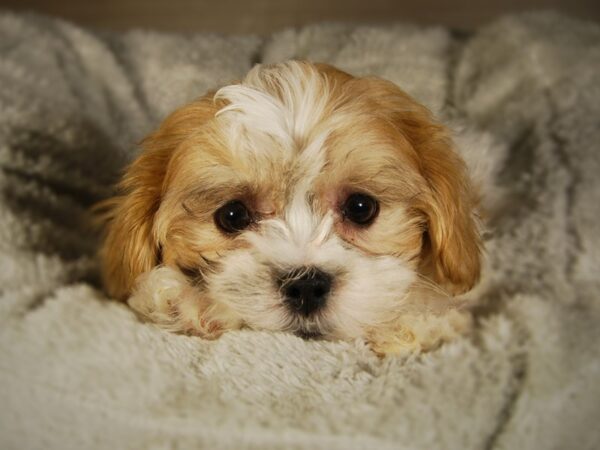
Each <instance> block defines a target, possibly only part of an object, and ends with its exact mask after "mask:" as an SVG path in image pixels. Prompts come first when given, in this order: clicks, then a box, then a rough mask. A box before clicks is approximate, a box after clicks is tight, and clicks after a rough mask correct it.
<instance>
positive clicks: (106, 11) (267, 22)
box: [0, 0, 600, 34]
mask: <svg viewBox="0 0 600 450" xmlns="http://www.w3.org/2000/svg"><path fill="white" fill-rule="evenodd" d="M0 7H4V8H9V9H13V10H16V11H24V10H29V11H36V12H41V13H45V14H51V15H55V16H59V17H63V18H66V19H69V20H71V21H74V22H76V23H79V24H82V25H87V26H93V27H100V28H105V29H112V30H123V29H126V28H131V27H136V28H151V29H156V30H164V31H213V32H219V33H259V34H266V33H269V32H272V31H274V30H278V29H281V28H283V27H288V26H301V25H305V24H307V23H312V22H316V21H350V22H360V23H388V22H392V21H402V22H415V23H420V24H442V25H447V26H450V27H453V28H457V29H473V28H475V27H477V26H479V25H481V24H484V23H486V22H489V21H490V20H491V19H493V18H494V17H497V16H498V15H501V14H507V13H512V12H519V11H526V10H534V9H553V10H556V11H560V12H564V13H567V14H570V15H572V16H576V17H581V18H585V19H591V20H600V1H598V0H492V1H485V2H482V1H477V0H454V1H443V0H408V1H397V0H396V1H394V0H253V1H245V0H218V1H214V0H213V1H210V0H102V1H85V0H0Z"/></svg>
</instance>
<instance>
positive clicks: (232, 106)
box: [215, 61, 330, 158]
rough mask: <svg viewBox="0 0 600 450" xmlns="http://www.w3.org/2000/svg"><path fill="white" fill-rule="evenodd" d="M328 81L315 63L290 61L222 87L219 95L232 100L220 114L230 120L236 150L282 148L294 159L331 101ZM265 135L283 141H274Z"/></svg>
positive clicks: (261, 68)
mask: <svg viewBox="0 0 600 450" xmlns="http://www.w3.org/2000/svg"><path fill="white" fill-rule="evenodd" d="M329 93H330V87H329V84H328V82H327V80H326V79H325V78H324V77H323V76H322V75H321V74H319V73H318V72H317V71H316V70H315V69H314V68H313V67H312V66H308V65H305V64H302V63H299V62H296V61H290V62H288V63H285V64H280V65H277V66H276V67H269V66H266V67H265V66H261V65H257V66H255V67H254V68H253V69H252V70H251V71H250V72H249V73H248V75H247V76H246V78H245V79H244V80H243V81H242V82H241V84H235V85H230V86H225V87H223V88H221V89H220V90H219V91H218V92H217V93H216V95H215V98H216V99H224V100H227V101H228V102H229V104H228V105H227V106H225V107H224V108H222V109H221V110H220V111H219V112H218V113H217V117H220V118H222V119H223V120H224V121H226V128H227V129H228V133H227V137H228V138H229V139H230V144H231V146H232V148H233V149H234V150H237V151H241V152H250V153H253V154H257V153H258V154H260V153H261V152H273V151H275V152H277V156H278V157H281V156H282V154H281V153H282V152H283V154H284V156H287V157H288V158H290V157H291V156H292V155H293V154H294V153H295V151H296V150H297V149H298V146H302V145H303V144H305V143H306V142H307V141H308V140H311V138H312V137H313V136H312V135H311V134H312V132H313V130H315V129H316V126H317V124H319V122H320V121H321V118H322V117H323V115H324V113H325V111H326V108H327V106H328V103H329ZM265 138H268V139H269V140H271V141H274V142H275V143H276V144H278V145H275V146H274V145H273V142H271V145H268V143H266V142H265Z"/></svg>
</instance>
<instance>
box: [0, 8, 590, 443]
mask: <svg viewBox="0 0 600 450" xmlns="http://www.w3.org/2000/svg"><path fill="white" fill-rule="evenodd" d="M289 58H308V59H311V60H317V61H325V62H329V63H333V64H335V65H337V66H339V67H340V68H342V69H345V70H348V71H350V72H352V73H355V74H376V75H380V76H383V77H386V78H389V79H391V80H392V81H394V82H396V83H398V84H399V85H400V86H401V87H403V88H404V89H405V90H406V91H408V92H409V93H410V94H412V95H413V96H415V97H417V98H418V99H419V100H421V101H422V102H424V103H425V104H426V105H428V106H429V107H430V108H431V109H432V110H433V111H435V112H439V113H444V114H445V115H450V116H452V117H454V118H458V119H460V120H461V121H462V122H463V123H466V124H467V125H468V126H469V127H473V128H474V129H478V130H482V131H483V132H485V133H487V134H488V135H489V136H492V137H493V139H495V140H496V141H497V142H499V143H501V145H498V146H496V147H495V148H497V149H498V150H497V151H498V152H500V151H504V152H505V154H503V155H497V156H498V157H497V158H495V159H494V160H495V161H499V163H498V164H499V166H498V167H496V168H495V172H494V173H496V177H497V179H496V180H495V182H496V184H497V189H498V190H501V191H502V192H503V195H502V198H503V200H502V202H501V205H500V207H499V208H498V210H497V211H496V213H495V215H494V218H493V220H492V222H491V223H490V232H489V234H490V235H489V237H488V242H487V258H488V263H487V267H486V273H485V276H484V280H483V283H482V286H481V287H480V288H479V289H478V290H477V291H476V293H475V294H476V295H475V296H476V297H477V298H476V300H477V302H478V303H477V304H478V306H477V308H476V319H477V326H476V330H475V332H474V333H473V334H472V335H471V336H468V337H466V338H465V339H461V340H459V341H456V342H454V343H451V344H448V345H445V346H443V347H442V348H440V349H439V350H437V351H434V352H432V353H429V354H425V355H413V356H409V357H406V356H402V357H400V356H388V357H385V358H379V357H377V356H376V355H374V354H373V353H372V352H371V351H370V350H369V348H368V347H367V346H366V345H365V344H364V343H363V342H361V341H356V342H320V341H308V342H307V341H303V340H301V339H299V338H297V337H295V336H292V335H288V334H283V333H279V334H278V333H265V332H253V331H248V330H245V331H244V330H242V331H238V332H231V333H228V334H226V335H224V336H223V337H222V338H220V339H218V340H216V341H207V340H203V339H200V338H197V337H186V336H180V335H174V334H170V333H168V332H165V331H162V330H159V329H157V328H155V327H154V326H152V325H149V324H143V323H140V322H139V321H138V320H137V319H136V317H135V316H134V314H133V313H132V312H131V311H130V310H129V309H128V308H127V307H126V306H124V305H123V304H120V303H117V302H113V301H110V300H109V299H107V298H106V297H105V295H104V294H103V293H102V291H101V289H100V288H99V283H98V275H97V262H96V260H95V257H94V254H95V249H96V247H97V242H98V237H97V232H96V231H95V230H94V229H93V228H92V227H90V226H89V221H88V215H87V211H88V208H89V206H90V205H91V204H93V203H94V202H95V201H97V200H98V199H101V198H104V197H106V196H107V195H109V193H110V185H111V183H112V182H113V181H114V180H115V179H116V178H117V176H118V174H119V171H120V170H121V169H122V167H123V166H124V164H126V163H127V162H128V161H129V160H131V158H132V157H133V156H134V155H135V154H136V151H137V150H136V146H135V144H136V142H138V141H139V140H140V139H141V138H142V137H143V136H144V134H145V133H147V132H148V131H149V130H151V129H152V127H154V126H156V125H157V123H158V122H159V121H160V120H161V118H163V117H164V116H165V115H166V114H167V113H168V112H169V111H171V110H172V109H173V108H175V107H177V106H178V105H181V104H182V103H184V102H186V101H189V100H191V99H193V98H195V97H197V96H199V95H201V94H202V93H203V92H204V91H205V90H206V89H207V88H209V87H212V86H214V85H216V84H219V83H224V82H227V81H230V80H233V79H235V78H238V77H240V76H242V75H243V74H244V73H245V72H246V71H247V70H248V69H249V68H250V67H251V66H252V65H253V64H255V63H256V62H273V61H280V60H284V59H289ZM599 142H600V27H599V26H598V25H597V24H593V23H586V22H582V21H576V20H572V19H568V18H565V17H561V16H558V15H555V14H549V13H543V14H528V15H521V16H515V17H507V18H504V19H501V20H498V21H496V22H494V23H492V24H490V25H489V26H486V27H483V28H481V29H480V30H478V31H476V32H474V33H472V34H468V35H467V34H461V33H453V32H450V31H449V30H446V29H443V28H421V27H416V26H410V25H402V24H399V25H394V26H386V27H366V26H345V25H315V26H310V27H306V28H303V29H299V30H288V31H283V32H281V33H277V34H275V35H273V36H271V37H268V38H258V37H253V36H236V37H223V36H215V35H207V34H191V35H175V34H159V33H152V32H143V31H133V32H129V33H125V34H110V33H101V32H91V31H88V30H84V29H81V28H78V27H76V26H73V25H71V24H68V23H65V22H62V21H58V20H53V19H47V18H42V17H37V16H23V15H14V14H11V13H3V14H0V167H1V170H0V248H1V254H0V258H1V259H0V263H1V265H0V269H1V270H0V280H1V282H0V295H1V299H0V405H1V406H0V448H2V449H20V450H25V449H69V448H73V449H104V448H112V449H116V448H131V449H133V448H144V449H153V448H157V449H158V448H160V449H167V448H169V449H176V448H177V449H191V448H209V449H217V448H227V449H233V448H235V449H238V448H256V449H268V448H286V449H287V448H298V449H317V448H323V449H349V448H368V449H387V448H389V449H404V448H406V449H435V448H440V449H441V448H444V449H479V448H485V449H488V448H489V449H492V448H504V449H517V448H518V449H535V448H537V449H552V448H556V449H566V448H571V449H591V448H598V446H600V427H598V420H599V419H600V383H599V375H600V360H599V356H600V340H599V337H600V327H599V326H598V323H599V320H600V301H599V300H600V299H599V293H600V281H599V277H598V270H599V267H600V233H599V231H600V222H599V220H598V219H599V218H600V215H599V211H600V149H599V148H598V146H599ZM501 149H504V150H501Z"/></svg>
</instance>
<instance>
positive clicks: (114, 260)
mask: <svg viewBox="0 0 600 450" xmlns="http://www.w3.org/2000/svg"><path fill="white" fill-rule="evenodd" d="M213 98H214V93H212V92H211V93H209V94H207V95H205V96H204V97H202V98H201V99H199V100H197V101H195V102H193V103H191V104H189V105H186V106H184V107H182V108H180V109H178V110H177V111H175V112H174V113H172V114H171V115H170V116H169V117H168V118H167V119H166V120H165V121H164V122H163V123H162V125H161V126H160V127H159V128H158V130H156V131H155V132H154V133H152V134H150V135H149V136H148V137H147V138H145V139H144V140H143V141H142V143H141V147H142V151H141V153H140V155H139V156H138V158H137V159H136V160H135V161H133V163H131V165H130V166H129V167H128V168H127V169H126V170H125V174H124V176H123V178H122V180H121V182H120V183H119V185H118V194H117V195H116V196H115V197H112V198H109V199H107V200H105V201H103V202H101V203H100V204H98V205H96V207H95V210H96V212H97V213H98V216H99V220H100V221H101V222H103V223H104V227H105V234H104V241H103V243H102V247H101V249H100V258H101V262H102V276H103V280H104V286H105V288H106V290H107V292H108V293H109V294H110V295H111V296H112V297H114V298H118V299H120V300H125V299H127V297H128V296H129V295H130V294H131V291H132V289H133V286H134V283H135V280H136V279H137V277H138V276H139V275H141V274H142V273H144V272H147V271H149V270H150V269H152V268H153V267H155V266H157V265H158V264H160V262H161V261H160V259H161V255H160V253H161V250H160V242H158V241H157V239H156V238H155V236H154V231H153V230H154V219H155V215H156V212H157V211H158V208H159V206H160V202H161V198H162V195H163V189H164V186H163V184H164V180H165V175H166V173H167V169H168V164H169V161H170V159H171V156H172V155H173V153H174V152H175V150H176V149H177V147H178V146H179V145H180V144H181V143H182V142H183V141H184V140H185V139H186V138H187V137H188V136H190V135H191V134H192V133H194V131H196V130H198V128H199V127H201V126H202V125H203V124H204V123H206V122H207V121H208V120H210V119H211V118H212V117H214V115H215V113H216V112H217V110H218V105H216V104H215V102H214V101H213Z"/></svg>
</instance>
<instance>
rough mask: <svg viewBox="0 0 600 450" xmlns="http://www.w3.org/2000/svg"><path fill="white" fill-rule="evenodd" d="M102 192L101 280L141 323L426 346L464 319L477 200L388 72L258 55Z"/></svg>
mask: <svg viewBox="0 0 600 450" xmlns="http://www.w3.org/2000/svg"><path fill="white" fill-rule="evenodd" d="M141 148H142V150H141V153H140V155H139V156H138V157H137V159H136V160H135V161H134V162H133V163H132V164H131V165H130V166H129V167H128V168H127V169H126V171H125V174H124V176H123V178H122V181H121V182H120V184H119V185H118V193H117V195H116V196H114V197H113V198H110V199H108V200H106V201H105V202H104V203H103V204H102V209H103V210H104V212H105V220H106V228H105V236H104V240H103V244H102V246H101V251H100V255H101V260H102V268H103V279H104V284H105V287H106V290H107V292H108V293H109V294H110V295H111V296H112V297H114V298H117V299H121V300H124V301H127V302H128V304H129V306H130V307H131V308H132V309H133V310H134V311H136V312H137V313H138V314H139V315H140V316H141V317H142V318H144V319H145V320H148V321H151V322H154V323H156V324H158V325H160V326H162V327H164V328H167V329H169V330H171V331H174V332H179V333H186V334H191V335H199V336H203V337H206V338H215V337H218V336H219V335H221V334H222V333H223V332H225V331H227V330H233V329H239V328H242V327H246V328H250V329H255V330H270V331H285V332H291V333H294V334H296V335H298V336H301V337H303V338H306V339H308V338H322V339H339V340H353V339H363V340H365V341H367V342H368V343H369V344H370V346H371V348H372V349H373V350H374V351H375V352H377V353H379V354H390V353H401V352H403V351H406V350H408V351H411V352H412V351H425V350H430V349H433V348H436V347H438V346H439V345H440V344H441V343H443V342H445V341H448V340H451V339H453V338H455V337H457V336H460V335H463V334H464V333H466V332H467V331H469V329H470V327H471V323H472V319H471V316H470V314H469V311H468V308H465V307H464V302H462V301H461V295H462V294H464V293H466V292H468V291H469V290H471V289H472V288H473V287H474V286H475V285H476V284H477V282H478V280H479V277H480V273H481V265H482V261H481V259H482V237H481V225H480V220H479V210H480V196H479V193H478V190H477V188H476V187H475V185H474V183H473V182H472V180H471V179H470V175H469V172H468V170H467V167H466V164H465V162H464V161H463V160H462V159H461V157H460V156H459V153H458V151H457V150H456V148H455V144H454V143H453V139H452V135H451V132H450V130H449V129H448V128H447V127H445V126H444V125H442V124H441V123H439V122H438V121H436V119H435V118H434V117H433V116H432V114H431V113H430V112H429V111H428V110H427V109H426V108H425V107H424V106H423V105H421V104H419V103H418V102H417V101H415V100H414V99H413V98H411V97H410V96H409V95H408V94H406V93H405V92H404V91H402V90H401V89H400V88H399V87H397V86H396V85H394V84H393V83H391V82H389V81H386V80H383V79H380V78H376V77H354V76H352V75H350V74H348V73H346V72H343V71H341V70H338V69H336V68H334V67H332V66H330V65H326V64H316V63H310V62H306V61H289V62H284V63H280V64H274V65H257V66H255V67H254V68H253V69H252V70H250V72H249V73H248V74H247V75H246V77H245V78H244V79H243V80H242V81H240V82H236V83H233V84H231V85H227V86H224V87H221V88H220V89H218V90H215V91H210V92H208V93H207V94H205V95H204V96H203V97H201V98H199V99H198V100H196V101H194V102H192V103H190V104H188V105H186V106H183V107H182V108H180V109H178V110H176V111H175V112H173V113H172V114H171V115H170V116H169V117H167V118H166V120H164V122H163V123H162V124H161V125H160V126H159V127H158V129H157V130H156V131H154V132H153V133H152V134H150V135H149V136H148V137H146V138H145V139H144V140H143V141H142V143H141Z"/></svg>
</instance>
